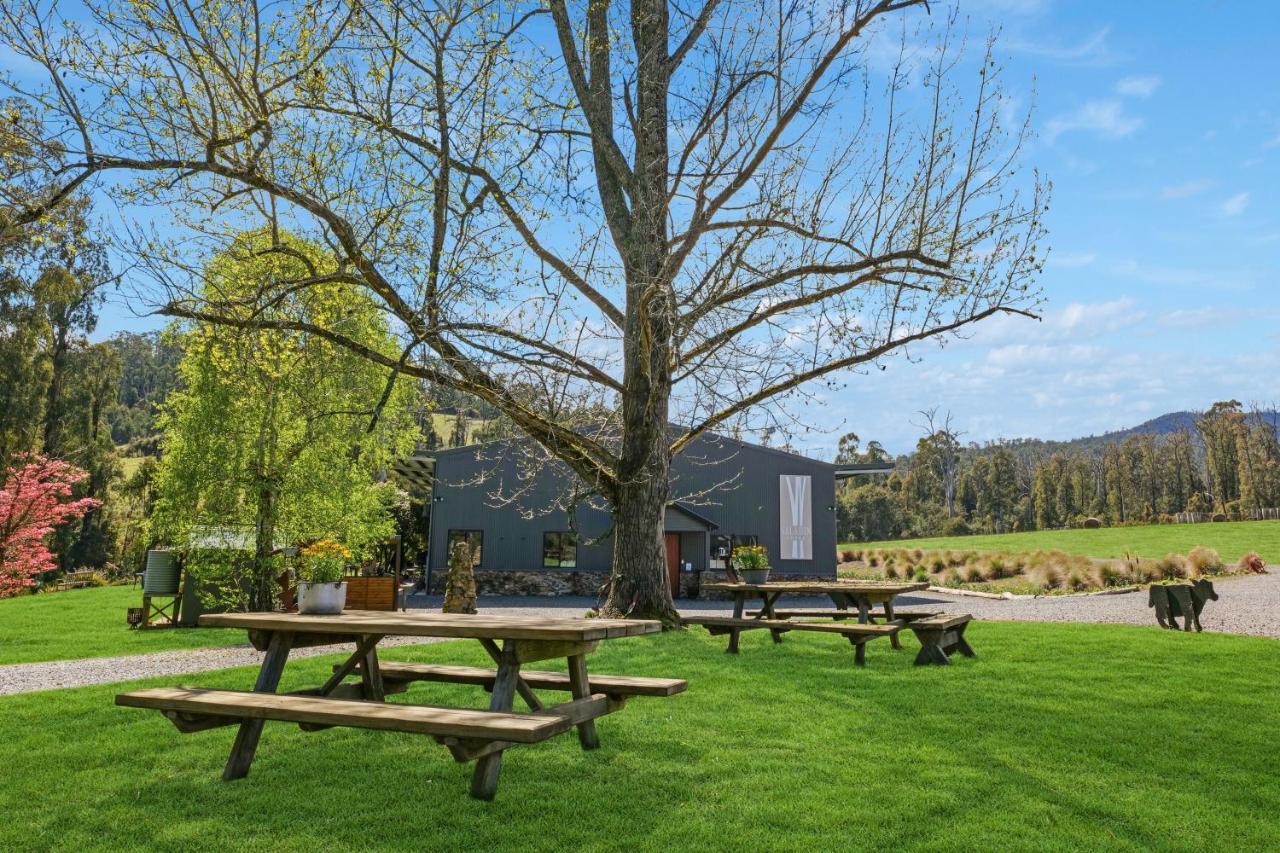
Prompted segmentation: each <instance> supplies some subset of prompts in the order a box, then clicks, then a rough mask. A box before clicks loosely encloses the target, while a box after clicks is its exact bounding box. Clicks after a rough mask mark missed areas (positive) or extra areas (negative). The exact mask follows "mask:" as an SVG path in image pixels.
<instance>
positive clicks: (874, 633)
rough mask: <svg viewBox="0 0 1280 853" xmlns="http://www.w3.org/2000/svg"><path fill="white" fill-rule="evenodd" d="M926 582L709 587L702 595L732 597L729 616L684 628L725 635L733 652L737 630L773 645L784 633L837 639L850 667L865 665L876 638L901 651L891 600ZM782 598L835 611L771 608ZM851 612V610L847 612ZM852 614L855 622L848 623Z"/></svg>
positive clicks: (698, 619) (689, 620)
mask: <svg viewBox="0 0 1280 853" xmlns="http://www.w3.org/2000/svg"><path fill="white" fill-rule="evenodd" d="M928 587H929V585H928V584H925V583H886V582H882V581H852V580H805V581H772V582H768V583H763V584H750V583H709V584H703V586H702V588H703V589H704V590H709V591H712V592H727V593H730V594H731V595H733V616H732V617H726V616H690V617H686V618H685V619H684V622H685V624H688V625H702V626H703V627H705V628H706V629H707V630H708V631H709V632H711V633H712V634H713V635H714V634H728V635H729V646H728V648H727V649H725V651H727V652H729V653H730V654H737V653H738V638H739V636H740V635H741V633H742V631H749V630H754V629H767V630H768V631H769V632H770V634H771V635H772V637H773V641H774V642H775V643H780V642H782V635H783V634H784V633H786V632H787V631H814V632H820V633H832V634H841V635H842V636H844V637H845V638H846V639H848V640H849V642H850V644H851V645H853V647H854V663H856V664H857V665H859V666H862V665H864V664H865V663H866V644H867V643H868V642H869V641H871V640H873V639H875V638H876V637H888V638H889V640H890V643H891V644H892V645H893V648H895V649H898V648H901V644H900V643H899V641H898V631H899V630H900V629H901V628H902V625H903V624H904V622H903V621H899V620H898V619H896V618H895V614H894V608H893V601H894V599H895V598H897V597H898V596H899V595H902V594H904V593H907V592H915V591H917V590H922V589H928ZM784 595H825V596H827V597H828V598H830V599H831V601H832V603H833V604H834V605H835V609H834V610H785V609H783V610H779V609H778V608H777V607H776V606H775V605H776V604H777V601H778V599H779V598H781V597H782V596H784ZM751 599H760V601H761V606H760V608H759V609H758V610H753V611H751V612H750V613H745V612H744V611H745V609H746V603H747V601H748V600H751ZM876 605H880V606H881V607H882V613H881V614H879V615H880V617H881V618H882V619H883V624H879V625H877V624H874V621H875V618H876V614H875V613H873V608H874V607H875V606H876ZM850 608H853V610H851V609H850ZM854 615H856V617H857V622H856V623H847V622H845V621H844V620H847V619H848V617H850V616H854ZM804 617H820V618H832V619H835V620H837V621H835V622H809V621H795V619H797V618H804Z"/></svg>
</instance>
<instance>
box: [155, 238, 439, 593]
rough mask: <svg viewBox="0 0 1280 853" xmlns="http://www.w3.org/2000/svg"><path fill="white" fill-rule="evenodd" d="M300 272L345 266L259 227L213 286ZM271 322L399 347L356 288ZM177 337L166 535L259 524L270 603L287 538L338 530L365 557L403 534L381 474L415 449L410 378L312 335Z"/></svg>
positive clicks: (163, 499) (259, 565)
mask: <svg viewBox="0 0 1280 853" xmlns="http://www.w3.org/2000/svg"><path fill="white" fill-rule="evenodd" d="M299 267H304V268H305V269H308V270H312V271H314V272H315V273H316V274H319V275H324V274H326V273H331V272H332V271H333V262H332V260H331V259H330V257H329V256H328V255H327V254H326V253H325V252H324V251H323V250H322V249H321V248H320V247H318V246H315V245H312V244H309V243H305V242H303V241H300V240H295V239H290V238H287V237H286V238H284V239H283V240H282V242H280V243H275V242H273V240H272V239H270V238H268V237H267V236H265V235H262V234H254V235H249V236H245V237H242V238H241V239H240V240H239V241H238V242H237V243H236V244H235V245H234V246H233V247H232V249H231V250H230V251H228V252H226V253H224V254H222V255H220V256H219V257H217V258H216V259H215V260H214V261H213V262H212V263H211V264H210V268H209V269H208V271H207V273H206V276H205V280H206V282H207V283H206V285H205V286H207V287H214V288H218V289H219V291H220V294H221V295H222V297H224V298H232V296H233V295H234V294H244V295H246V296H248V295H249V294H251V293H252V292H254V291H255V290H256V289H257V288H260V287H263V286H266V285H267V283H268V282H270V281H271V280H275V279H279V278H281V277H290V276H293V277H296V276H300V275H302V274H303V273H302V271H301V270H300V269H299ZM272 317H273V319H275V320H276V321H278V322H280V323H282V324H286V325H287V324H302V323H322V324H324V325H325V326H326V327H333V328H338V329H341V334H342V335H344V336H345V337H348V338H350V339H351V340H353V341H359V342H360V343H361V344H362V345H363V346H365V347H368V348H369V349H370V350H372V351H375V352H379V353H384V354H393V353H396V348H395V344H394V342H393V340H392V338H391V336H390V334H389V333H388V330H387V327H386V324H385V321H384V320H383V319H382V315H381V314H380V313H379V312H378V310H377V308H376V307H375V305H374V303H373V302H372V301H371V300H369V299H368V298H367V297H365V296H364V295H362V294H361V293H360V292H359V291H357V290H355V289H354V288H352V287H350V286H348V285H347V284H345V283H341V282H331V283H328V284H326V285H323V286H317V287H313V288H307V289H305V290H301V291H298V292H296V293H295V294H293V295H292V296H291V297H290V298H287V299H283V300H280V301H278V302H277V303H276V304H275V305H274V307H273V308H272ZM177 334H178V336H179V338H180V342H181V345H182V347H183V350H184V352H185V355H184V356H183V358H182V362H181V364H180V366H179V373H180V375H181V380H182V383H183V388H182V390H180V391H178V392H175V393H174V394H172V395H171V396H170V398H169V400H168V402H167V403H166V404H165V406H164V407H163V415H162V426H163V429H164V438H163V455H162V458H161V462H160V466H159V470H158V472H157V477H156V483H157V495H158V497H157V501H156V512H155V516H154V525H153V530H154V533H155V535H156V536H158V537H159V538H161V539H163V540H165V541H168V542H171V543H183V542H189V541H192V539H198V538H199V537H200V535H201V531H202V530H208V529H211V528H217V529H225V528H232V529H234V530H237V531H251V532H252V547H253V557H252V560H251V561H250V565H249V567H248V570H247V571H248V575H249V576H248V582H249V585H250V592H249V594H248V597H247V600H246V601H245V602H244V603H245V604H247V605H248V606H251V607H266V606H268V605H269V604H270V603H271V599H272V581H273V577H274V575H275V570H274V560H273V557H272V552H273V550H274V549H275V548H276V547H277V546H279V545H284V544H286V543H290V544H292V543H297V542H300V541H305V540H309V539H317V538H321V537H331V538H336V539H339V540H341V541H342V542H344V543H346V544H347V545H348V546H349V547H350V548H352V550H353V551H355V552H356V553H357V554H359V553H360V552H361V551H362V549H365V548H367V547H368V546H369V545H370V544H371V543H373V542H374V541H375V540H378V539H380V538H384V537H386V536H388V535H390V534H391V533H392V532H393V526H394V524H393V519H392V515H391V510H392V505H393V503H394V500H395V495H394V490H393V489H392V488H391V487H390V486H389V485H388V484H386V483H379V482H376V478H377V475H378V474H379V473H380V472H382V471H385V469H386V467H387V465H388V463H389V462H390V461H391V459H392V458H393V457H394V456H397V455H401V454H405V453H408V452H410V451H411V450H412V448H413V444H414V439H415V438H416V436H417V429H416V427H415V425H414V417H413V415H414V393H413V388H412V385H411V383H409V382H407V381H403V380H401V379H399V378H398V375H397V374H395V373H394V372H392V373H388V371H386V370H383V369H381V368H379V367H378V366H377V365H376V364H375V363H374V362H373V361H371V360H369V359H365V358H361V357H359V356H356V355H354V354H352V353H351V352H350V351H349V350H348V349H346V348H342V347H335V346H334V345H333V344H332V343H331V342H329V341H328V340H326V339H325V338H324V337H322V336H318V335H313V334H309V333H306V332H301V331H283V330H277V331H273V332H264V331H261V330H259V329H256V328H246V329H237V328H235V327H233V326H228V325H227V324H225V323H224V324H220V325H210V324H205V323H199V322H197V323H196V324H194V325H193V326H190V327H188V328H186V329H184V330H182V331H180V332H178V333H177Z"/></svg>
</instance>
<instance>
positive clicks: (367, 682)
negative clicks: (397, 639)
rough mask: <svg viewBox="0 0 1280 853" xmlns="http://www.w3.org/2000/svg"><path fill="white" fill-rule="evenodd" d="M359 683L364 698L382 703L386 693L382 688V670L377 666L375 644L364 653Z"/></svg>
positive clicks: (376, 648)
mask: <svg viewBox="0 0 1280 853" xmlns="http://www.w3.org/2000/svg"><path fill="white" fill-rule="evenodd" d="M360 681H361V684H362V685H363V686H364V698H365V699H368V700H369V701H370V702H382V701H384V700H385V699H386V698H387V692H386V690H385V689H384V688H383V686H382V668H381V667H379V666H378V647H377V644H374V645H373V646H370V647H369V650H368V651H366V652H365V653H364V660H363V666H362V667H361V668H360Z"/></svg>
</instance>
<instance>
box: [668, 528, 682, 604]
mask: <svg viewBox="0 0 1280 853" xmlns="http://www.w3.org/2000/svg"><path fill="white" fill-rule="evenodd" d="M667 577H668V578H669V579H670V581H671V597H672V598H674V597H675V596H676V595H678V594H679V593H680V534H679V533H668V534H667Z"/></svg>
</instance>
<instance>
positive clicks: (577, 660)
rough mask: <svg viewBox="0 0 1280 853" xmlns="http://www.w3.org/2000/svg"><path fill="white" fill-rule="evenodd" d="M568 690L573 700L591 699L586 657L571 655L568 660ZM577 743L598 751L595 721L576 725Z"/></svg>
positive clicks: (598, 743) (598, 741) (598, 742)
mask: <svg viewBox="0 0 1280 853" xmlns="http://www.w3.org/2000/svg"><path fill="white" fill-rule="evenodd" d="M569 688H570V690H571V692H572V693H573V698H574V699H588V698H590V697H591V682H590V681H588V679H587V656H586V655H573V656H572V657H570V658H569ZM578 743H580V744H582V748H583V749H599V748H600V736H599V735H597V734H596V721H595V720H587V721H586V722H584V723H578Z"/></svg>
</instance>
